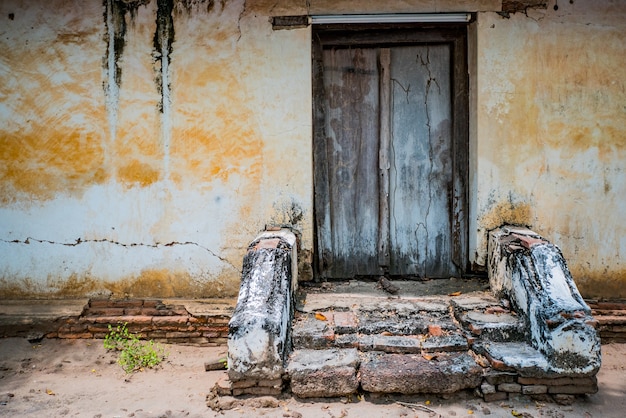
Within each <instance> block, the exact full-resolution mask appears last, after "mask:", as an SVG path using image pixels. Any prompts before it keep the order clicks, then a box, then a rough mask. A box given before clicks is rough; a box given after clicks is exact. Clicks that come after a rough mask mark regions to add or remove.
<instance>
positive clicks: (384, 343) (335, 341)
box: [292, 312, 468, 353]
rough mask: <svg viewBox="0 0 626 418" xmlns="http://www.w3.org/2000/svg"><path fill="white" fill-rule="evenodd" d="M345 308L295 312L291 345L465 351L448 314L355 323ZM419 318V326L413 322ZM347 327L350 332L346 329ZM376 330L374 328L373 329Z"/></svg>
mask: <svg viewBox="0 0 626 418" xmlns="http://www.w3.org/2000/svg"><path fill="white" fill-rule="evenodd" d="M347 314H350V313H348V312H335V313H333V312H324V313H316V314H312V313H311V314H302V313H299V314H297V315H296V319H295V320H294V323H293V327H292V344H293V348H294V349H318V350H319V349H328V348H357V349H359V350H360V351H383V352H387V353H421V352H451V351H466V350H467V349H468V341H467V338H466V337H465V336H464V335H463V334H462V333H461V331H460V330H459V329H458V328H457V327H456V326H455V325H454V324H453V323H452V320H451V319H449V318H448V317H445V318H441V317H436V318H426V317H423V316H422V317H419V318H417V319H415V320H413V319H409V318H398V317H395V318H393V319H387V320H385V321H388V323H387V324H386V326H379V325H376V326H375V327H371V326H370V325H371V323H369V322H367V320H365V321H363V322H364V323H365V324H367V325H365V326H363V327H362V326H361V325H359V326H357V325H356V321H355V316H354V315H352V314H350V315H347ZM418 322H419V324H420V325H419V326H416V325H415V324H416V323H418ZM348 331H350V332H348ZM375 331H377V332H375Z"/></svg>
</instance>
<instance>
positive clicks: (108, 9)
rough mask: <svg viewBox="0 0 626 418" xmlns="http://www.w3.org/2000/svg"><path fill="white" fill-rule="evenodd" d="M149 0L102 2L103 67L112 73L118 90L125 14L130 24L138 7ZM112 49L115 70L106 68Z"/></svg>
mask: <svg viewBox="0 0 626 418" xmlns="http://www.w3.org/2000/svg"><path fill="white" fill-rule="evenodd" d="M149 1H150V0H136V1H132V0H126V1H124V0H104V2H103V3H104V26H105V32H104V40H105V42H106V45H107V50H106V54H105V56H104V65H105V68H107V70H108V71H114V72H115V76H114V80H115V84H116V85H117V87H118V88H119V86H120V84H121V81H122V69H121V67H120V66H119V64H118V63H119V60H120V58H121V57H122V55H123V52H124V46H125V44H126V13H129V15H130V22H131V23H132V22H134V20H135V17H136V16H137V9H138V8H139V6H143V5H145V4H147V3H148V2H149ZM109 17H110V19H111V26H112V27H111V28H110V27H109ZM111 32H112V35H113V43H112V45H111V39H110V36H111V35H110V33H111ZM111 47H112V48H113V53H114V55H115V68H114V69H113V68H108V65H109V64H108V62H109V61H108V57H109V54H110V52H111V51H110V50H109V48H111Z"/></svg>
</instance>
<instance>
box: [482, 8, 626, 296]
mask: <svg viewBox="0 0 626 418" xmlns="http://www.w3.org/2000/svg"><path fill="white" fill-rule="evenodd" d="M554 5H555V2H551V3H550V4H549V7H548V8H547V9H545V10H531V11H529V13H528V16H526V15H524V14H522V13H518V14H515V15H511V16H510V18H509V19H507V18H503V17H501V16H499V15H497V14H495V13H480V14H479V16H478V22H477V25H478V27H477V29H476V32H477V39H476V48H477V56H476V68H475V74H476V84H475V86H476V87H477V90H476V91H475V103H476V109H475V112H476V120H475V123H476V127H475V128H476V129H475V131H474V138H473V141H474V144H473V146H474V147H475V155H474V163H475V164H476V165H475V166H474V174H475V176H476V178H475V179H474V184H475V185H476V186H477V190H476V193H475V195H474V196H475V198H476V201H475V210H476V219H477V230H478V234H477V236H476V239H477V241H476V247H475V248H476V262H477V263H478V264H483V265H484V262H485V256H486V248H485V246H486V239H487V238H486V232H487V231H488V230H489V229H492V228H495V227H497V226H499V225H500V224H502V223H506V222H510V223H515V224H523V225H529V226H531V227H532V228H533V229H534V230H536V232H538V233H541V234H543V235H544V236H545V237H547V238H549V239H550V240H551V241H552V242H554V243H555V244H557V245H558V246H559V247H560V248H561V249H562V251H563V253H564V255H565V258H566V260H567V261H568V266H569V268H570V270H571V272H572V275H573V277H574V279H575V281H576V283H577V285H578V287H579V289H580V291H581V292H582V294H583V295H584V296H587V297H608V298H611V297H626V265H625V264H624V262H623V260H624V258H625V257H626V226H624V224H623V222H621V218H623V216H624V214H626V209H625V208H626V175H625V174H626V173H625V172H624V169H625V168H626V166H625V165H624V161H626V107H625V105H626V54H624V45H626V2H623V1H621V2H620V1H616V2H594V1H580V0H578V1H575V2H558V8H557V10H555V8H554Z"/></svg>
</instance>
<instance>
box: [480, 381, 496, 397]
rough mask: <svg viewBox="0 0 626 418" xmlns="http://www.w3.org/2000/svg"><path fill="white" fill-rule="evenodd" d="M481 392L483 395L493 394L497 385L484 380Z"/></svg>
mask: <svg viewBox="0 0 626 418" xmlns="http://www.w3.org/2000/svg"><path fill="white" fill-rule="evenodd" d="M480 392H481V393H482V394H483V395H488V394H491V393H496V387H495V386H494V385H491V384H489V383H487V382H483V383H482V384H481V385H480Z"/></svg>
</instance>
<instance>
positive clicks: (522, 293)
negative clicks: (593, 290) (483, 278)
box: [489, 226, 601, 376]
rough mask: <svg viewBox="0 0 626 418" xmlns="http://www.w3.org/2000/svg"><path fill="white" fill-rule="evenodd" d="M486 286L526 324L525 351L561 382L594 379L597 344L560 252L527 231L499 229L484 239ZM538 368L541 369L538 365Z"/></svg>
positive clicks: (598, 359) (586, 309) (597, 363)
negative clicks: (534, 354) (486, 247)
mask: <svg viewBox="0 0 626 418" xmlns="http://www.w3.org/2000/svg"><path fill="white" fill-rule="evenodd" d="M489 280H490V284H491V290H492V291H493V292H494V293H495V294H496V295H501V296H506V297H508V298H509V299H510V300H511V302H512V304H513V305H514V307H515V309H516V311H517V312H518V314H520V315H521V316H523V317H524V319H525V321H526V323H527V329H528V333H529V339H530V341H529V343H530V345H531V346H532V347H533V348H535V349H536V350H538V351H539V352H540V353H541V354H543V355H544V356H545V359H546V360H547V366H548V370H546V372H552V373H556V374H559V375H560V376H592V375H595V374H596V373H597V372H598V370H599V368H600V362H601V356H600V339H599V337H598V334H597V332H596V329H595V321H594V319H593V317H592V316H591V310H590V309H589V307H588V306H587V304H586V303H585V301H584V300H583V298H582V296H581V295H580V293H579V292H578V289H577V287H576V284H575V283H574V280H573V279H572V276H571V274H570V272H569V269H568V268H567V265H566V263H565V260H564V258H563V255H562V254H561V251H560V250H559V249H558V248H557V247H556V246H555V245H553V244H551V243H550V242H548V241H547V240H545V239H544V238H542V237H541V236H539V235H538V234H536V233H535V232H533V231H531V230H529V229H526V228H518V227H512V226H504V227H502V228H499V229H497V230H494V231H492V232H491V234H490V237H489ZM537 366H538V368H542V367H541V365H537Z"/></svg>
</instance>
